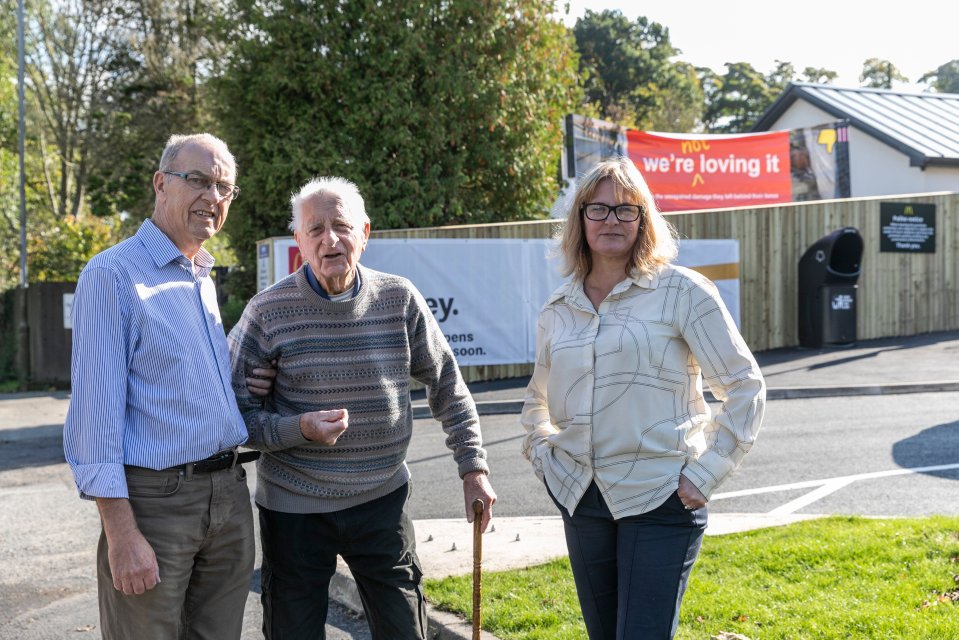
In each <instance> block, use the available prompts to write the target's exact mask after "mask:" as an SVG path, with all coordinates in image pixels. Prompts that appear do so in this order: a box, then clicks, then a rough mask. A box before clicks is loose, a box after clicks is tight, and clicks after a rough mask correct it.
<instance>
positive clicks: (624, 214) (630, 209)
mask: <svg viewBox="0 0 959 640" xmlns="http://www.w3.org/2000/svg"><path fill="white" fill-rule="evenodd" d="M579 210H580V213H582V214H583V215H585V216H586V217H587V218H589V219H590V220H594V221H596V222H605V221H606V219H607V218H608V217H609V214H610V212H612V213H613V214H614V215H615V216H616V219H617V220H619V221H620V222H636V220H639V216H641V215H643V214H644V213H646V206H645V205H641V204H617V205H608V204H603V203H602V202H587V203H585V204H583V205H582V206H580V208H579Z"/></svg>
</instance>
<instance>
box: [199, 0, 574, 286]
mask: <svg viewBox="0 0 959 640" xmlns="http://www.w3.org/2000/svg"><path fill="white" fill-rule="evenodd" d="M552 10H553V3H552V2H551V1H546V0H522V1H521V0H484V1H483V2H476V1H475V0H424V1H422V2H416V3H396V4H395V5H392V7H391V10H390V11H386V10H384V8H383V7H382V6H381V4H380V2H378V1H376V0H357V1H355V2H346V3H344V2H341V1H339V0H318V1H315V2H308V3H304V2H299V1H296V0H274V1H273V2H269V3H267V2H258V1H254V0H240V2H239V3H238V6H237V13H236V15H235V16H234V19H233V20H232V21H231V24H232V25H233V26H234V27H235V29H236V30H235V31H233V32H231V33H230V34H229V35H228V39H229V40H230V41H232V42H234V43H235V48H234V49H233V51H232V53H231V56H230V59H229V64H228V65H227V68H226V72H225V73H224V75H223V76H222V77H220V78H219V79H217V80H216V81H215V83H214V86H215V90H216V104H217V107H218V114H219V122H221V123H222V125H223V131H224V135H225V138H226V140H227V141H228V142H229V143H230V145H231V149H232V150H233V151H234V153H235V154H236V156H237V159H238V163H239V178H238V180H239V183H240V184H241V186H242V187H243V189H244V193H243V195H242V196H241V197H240V198H239V199H238V200H237V201H236V202H235V203H234V204H233V206H232V210H231V214H232V215H231V220H230V224H228V225H227V226H226V229H227V232H228V233H229V234H230V237H231V239H232V243H233V246H234V247H235V249H236V251H237V255H238V256H239V258H240V260H241V262H242V263H243V264H244V265H246V266H247V267H251V268H252V266H253V265H254V264H255V256H254V242H255V241H256V240H257V239H261V238H266V237H269V236H274V235H280V234H285V233H288V231H286V223H287V220H288V218H289V205H288V198H289V194H290V192H291V191H293V190H295V189H297V188H298V187H299V186H300V185H302V184H303V183H304V182H305V181H306V180H307V179H309V178H310V177H311V176H314V175H324V174H326V175H330V174H333V175H341V176H344V177H346V178H348V179H351V180H353V181H354V182H356V183H357V184H358V186H359V187H360V190H361V192H362V193H363V194H364V196H365V198H366V201H367V209H368V212H369V214H370V217H371V218H372V222H373V226H374V228H397V227H410V226H429V225H440V224H462V223H478V222H494V221H500V220H522V219H529V218H535V217H540V216H544V215H546V213H547V211H548V207H549V203H550V202H551V200H552V199H553V198H554V197H555V193H556V189H557V180H558V177H557V169H556V168H557V166H558V161H559V154H560V152H561V149H562V130H561V128H562V122H563V116H564V115H565V114H566V113H568V112H569V111H570V110H571V108H572V106H573V105H574V104H576V102H577V98H578V96H577V95H576V90H575V87H576V80H577V75H576V56H575V53H574V51H573V48H572V43H571V41H570V38H569V36H568V34H567V31H566V30H565V28H564V27H563V26H562V25H561V24H559V23H558V22H555V21H554V20H552V19H551V17H550V16H551V14H552ZM251 271H252V269H251ZM249 282H250V281H248V284H247V286H249Z"/></svg>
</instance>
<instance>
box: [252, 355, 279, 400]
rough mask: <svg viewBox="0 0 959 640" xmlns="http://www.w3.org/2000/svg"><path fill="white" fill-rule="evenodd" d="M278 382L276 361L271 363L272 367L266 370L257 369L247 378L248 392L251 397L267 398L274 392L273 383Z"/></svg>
mask: <svg viewBox="0 0 959 640" xmlns="http://www.w3.org/2000/svg"><path fill="white" fill-rule="evenodd" d="M275 381H276V360H273V361H272V362H270V366H269V367H267V368H264V369H260V368H256V369H253V370H252V371H251V372H250V375H249V376H247V377H246V390H247V391H249V392H250V395H251V396H259V397H261V398H262V397H265V396H268V395H270V392H271V391H272V390H273V383H274V382H275Z"/></svg>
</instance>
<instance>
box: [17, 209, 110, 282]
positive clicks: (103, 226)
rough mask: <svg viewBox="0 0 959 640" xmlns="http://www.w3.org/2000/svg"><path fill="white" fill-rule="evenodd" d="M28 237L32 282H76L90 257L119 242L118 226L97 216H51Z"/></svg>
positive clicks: (29, 266)
mask: <svg viewBox="0 0 959 640" xmlns="http://www.w3.org/2000/svg"><path fill="white" fill-rule="evenodd" d="M45 222H46V224H45V225H43V226H42V228H40V229H38V230H37V231H36V232H34V233H32V234H30V237H29V238H28V239H27V255H28V256H29V259H28V269H29V274H30V280H31V281H32V282H74V281H76V279H77V278H78V277H79V276H80V271H81V270H82V269H83V267H84V265H85V264H86V263H87V262H89V260H90V258H92V257H93V256H95V255H96V254H98V253H100V252H101V251H103V250H104V249H107V248H108V247H110V246H112V245H114V244H116V243H117V242H118V241H119V240H120V239H121V238H120V237H118V233H117V232H118V229H116V228H115V226H116V225H114V224H111V221H109V220H103V219H101V218H97V217H94V216H82V217H77V218H74V217H73V216H67V217H65V218H51V219H49V220H46V221H45Z"/></svg>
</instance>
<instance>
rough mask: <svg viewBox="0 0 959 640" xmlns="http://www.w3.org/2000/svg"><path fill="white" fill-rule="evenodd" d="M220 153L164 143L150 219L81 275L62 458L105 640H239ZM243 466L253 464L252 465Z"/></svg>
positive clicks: (244, 495)
mask: <svg viewBox="0 0 959 640" xmlns="http://www.w3.org/2000/svg"><path fill="white" fill-rule="evenodd" d="M235 182H236V164H235V161H234V159H233V156H232V155H231V154H230V152H229V150H228V149H227V147H226V144H225V143H224V142H223V141H221V140H219V139H217V138H215V137H213V136H211V135H209V134H198V135H192V136H173V137H171V138H170V140H169V141H168V143H167V146H166V148H165V149H164V151H163V155H162V157H161V159H160V167H159V170H158V171H157V172H156V173H155V174H154V175H153V188H154V191H155V193H156V200H155V205H154V210H153V217H152V218H151V219H149V220H146V221H144V222H143V225H142V226H141V227H140V229H139V231H137V233H136V235H135V236H133V237H132V238H129V239H127V240H125V241H123V242H121V243H120V244H118V245H116V246H114V247H112V248H110V249H108V250H106V251H104V252H103V253H100V254H99V255H97V256H95V257H94V258H93V259H92V260H91V261H90V262H89V263H88V264H87V266H86V267H85V268H84V269H83V272H82V273H81V275H80V279H79V281H78V283H77V289H76V295H75V298H74V304H73V366H72V378H71V379H72V396H71V400H70V408H69V411H68V413H67V420H66V424H65V426H64V434H63V441H64V452H65V454H66V459H67V462H69V464H70V468H71V470H72V471H73V475H74V479H75V480H76V484H77V488H78V489H79V491H80V495H81V497H84V498H87V499H92V500H95V501H96V504H97V507H98V509H99V512H100V519H101V522H102V525H103V529H102V533H101V536H100V543H99V546H98V549H97V576H98V587H99V602H100V627H101V631H102V634H103V638H105V639H107V640H109V639H113V638H118V639H127V640H129V639H131V638H137V639H138V640H141V639H151V638H156V639H161V638H162V639H169V638H216V639H218V640H219V639H221V638H224V639H229V638H239V637H240V633H241V629H242V624H243V608H244V605H245V603H246V598H247V594H248V592H249V582H250V575H251V572H252V569H253V558H254V538H253V518H252V510H251V508H250V496H249V492H248V490H247V486H246V475H245V473H244V471H243V467H242V466H241V463H242V462H243V461H245V458H246V457H248V456H250V454H239V455H238V453H237V449H236V447H237V445H240V444H242V443H243V442H245V441H246V439H247V431H246V427H245V426H244V423H243V418H242V416H241V415H240V413H239V410H238V409H237V405H236V398H235V397H234V395H233V391H232V389H231V388H230V360H229V353H228V349H227V344H226V338H225V336H224V333H223V326H222V324H221V322H220V313H219V310H218V308H217V302H216V293H215V291H214V287H213V282H212V281H211V279H210V277H209V274H210V269H211V268H212V266H213V257H212V256H211V255H210V254H209V253H208V252H207V251H205V250H204V249H203V243H204V241H206V240H208V239H210V238H211V237H212V236H213V235H214V234H215V233H216V232H217V231H219V230H220V229H221V228H222V226H223V223H224V222H225V221H226V217H227V212H228V210H229V208H230V203H231V201H232V200H233V199H234V198H235V197H236V196H237V194H238V193H239V189H238V188H237V187H236V186H235V185H234V183H235ZM254 455H255V454H254Z"/></svg>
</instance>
